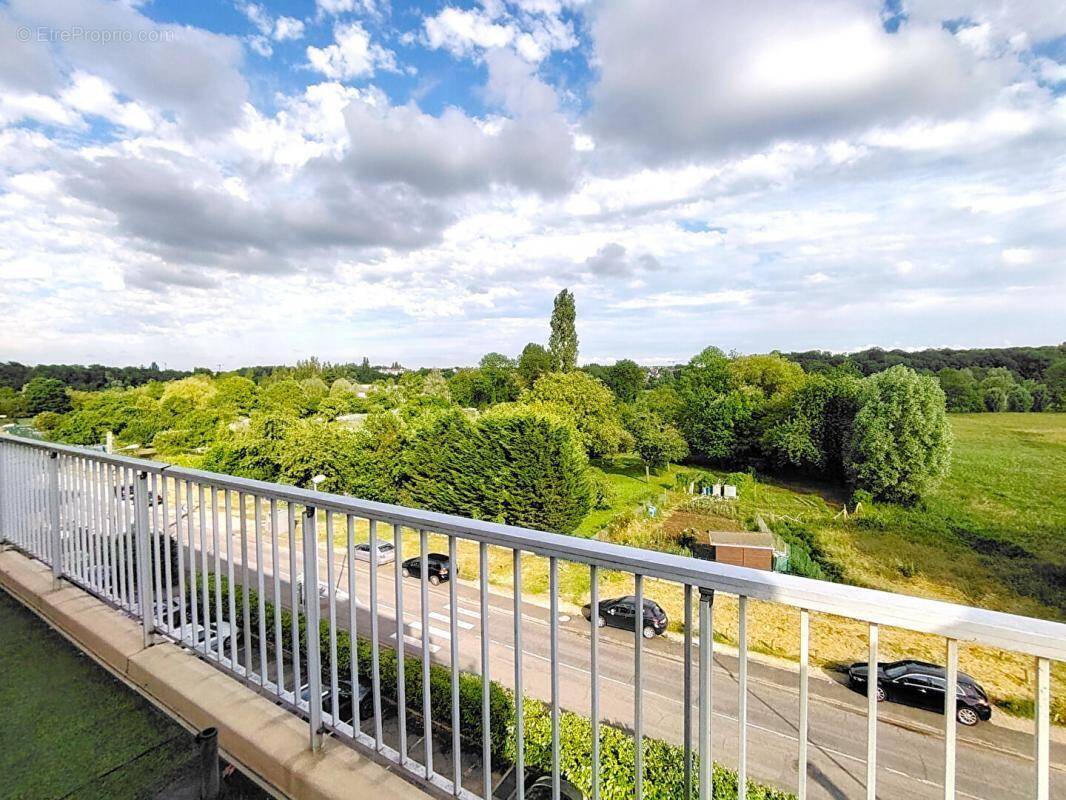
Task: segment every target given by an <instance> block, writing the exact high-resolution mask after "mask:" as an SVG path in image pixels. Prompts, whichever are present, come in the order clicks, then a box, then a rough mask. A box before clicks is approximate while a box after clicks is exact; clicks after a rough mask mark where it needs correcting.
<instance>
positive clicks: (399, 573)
mask: <svg viewBox="0 0 1066 800" xmlns="http://www.w3.org/2000/svg"><path fill="white" fill-rule="evenodd" d="M392 539H393V548H394V549H395V551H396V561H395V562H394V566H395V572H396V717H397V721H398V722H399V723H400V764H401V765H404V764H406V763H407V682H406V680H405V674H404V673H405V671H406V667H407V633H406V631H407V625H406V623H405V622H404V619H403V526H402V525H396V524H393V526H392Z"/></svg>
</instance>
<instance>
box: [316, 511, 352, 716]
mask: <svg viewBox="0 0 1066 800" xmlns="http://www.w3.org/2000/svg"><path fill="white" fill-rule="evenodd" d="M316 549H317V548H316ZM334 568H335V564H334V559H333V512H332V511H327V512H326V604H327V605H328V606H329V701H330V705H329V717H330V719H331V720H332V721H333V725H334V726H336V724H337V723H338V722H339V721H340V716H341V711H340V686H339V678H338V676H337V590H336V583H335V582H334V580H333V570H334ZM317 588H318V587H317V586H316V587H315V589H317ZM355 702H356V698H355V697H354V696H353V697H352V703H353V705H354V704H355Z"/></svg>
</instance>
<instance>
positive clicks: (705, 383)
mask: <svg viewBox="0 0 1066 800" xmlns="http://www.w3.org/2000/svg"><path fill="white" fill-rule="evenodd" d="M676 388H677V395H678V398H679V400H680V401H681V413H680V416H679V420H678V421H679V422H680V427H681V432H682V433H683V434H684V435H685V440H686V441H687V442H688V445H689V448H690V449H691V450H692V452H693V453H695V454H696V455H698V456H701V457H703V458H709V459H723V460H728V459H731V458H733V457H734V456H735V455H736V450H737V443H738V438H739V436H740V434H741V433H742V432H743V431H745V430H747V428H748V425H749V423H750V421H751V419H752V415H753V413H754V409H755V407H756V405H757V402H758V400H759V393H758V391H757V390H754V389H752V388H750V387H744V388H741V389H733V388H732V376H731V375H730V372H729V359H727V358H726V357H725V355H724V354H723V353H722V351H721V350H719V349H718V348H716V347H708V348H706V349H705V350H704V351H703V352H701V353H700V354H699V355H697V356H694V357H693V358H692V360H691V361H689V363H688V364H687V365H686V366H685V367H684V368H683V369H682V370H681V373H680V374H679V375H678V378H677V382H676Z"/></svg>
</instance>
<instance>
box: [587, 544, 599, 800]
mask: <svg viewBox="0 0 1066 800" xmlns="http://www.w3.org/2000/svg"><path fill="white" fill-rule="evenodd" d="M589 626H590V627H589V632H590V639H591V641H590V643H589V681H590V683H591V684H592V686H591V688H592V700H591V702H592V705H591V708H590V712H591V717H592V799H591V800H600V570H599V568H598V567H597V566H596V565H595V564H592V565H590V566H589Z"/></svg>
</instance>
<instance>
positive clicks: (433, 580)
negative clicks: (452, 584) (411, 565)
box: [429, 575, 440, 586]
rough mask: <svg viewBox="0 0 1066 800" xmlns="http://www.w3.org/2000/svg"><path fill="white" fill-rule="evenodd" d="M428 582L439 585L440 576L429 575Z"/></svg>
mask: <svg viewBox="0 0 1066 800" xmlns="http://www.w3.org/2000/svg"><path fill="white" fill-rule="evenodd" d="M429 582H430V583H432V584H433V585H434V586H439V585H440V578H439V577H438V576H436V575H430V576H429Z"/></svg>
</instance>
